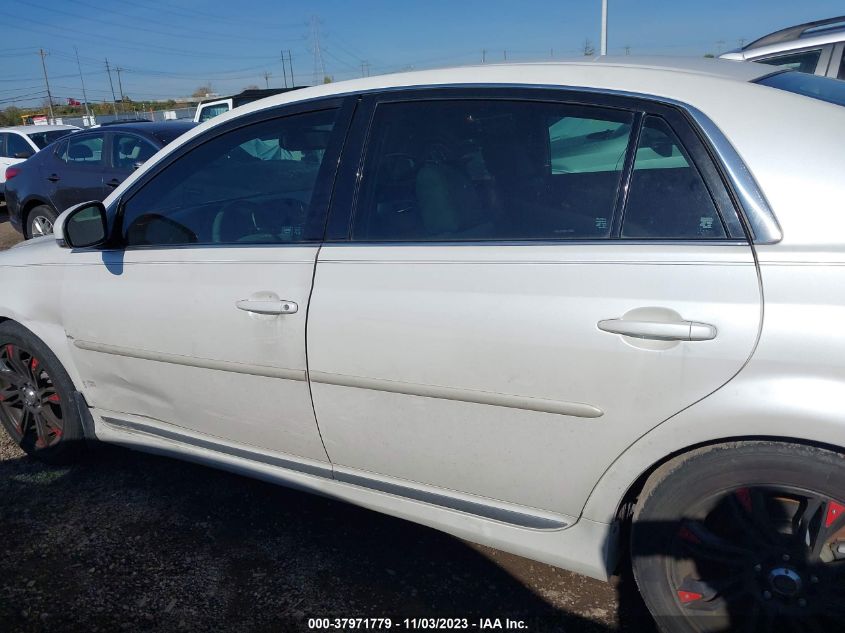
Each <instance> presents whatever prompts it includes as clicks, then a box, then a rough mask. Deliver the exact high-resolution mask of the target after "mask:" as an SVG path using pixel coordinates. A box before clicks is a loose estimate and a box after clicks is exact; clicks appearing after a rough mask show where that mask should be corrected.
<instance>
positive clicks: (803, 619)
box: [631, 441, 845, 633]
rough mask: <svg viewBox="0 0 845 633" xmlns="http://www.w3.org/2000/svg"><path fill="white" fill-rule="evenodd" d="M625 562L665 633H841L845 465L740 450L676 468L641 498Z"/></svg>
mask: <svg viewBox="0 0 845 633" xmlns="http://www.w3.org/2000/svg"><path fill="white" fill-rule="evenodd" d="M631 555H632V565H633V570H634V577H635V578H636V580H637V585H638V587H639V588H640V592H641V593H642V595H643V599H644V600H645V603H646V605H647V606H648V607H649V610H650V611H651V612H652V614H653V615H654V616H655V619H656V620H657V623H658V626H660V628H661V629H662V630H663V631H666V632H667V633H705V632H706V633H710V632H715V631H755V632H756V631H761V632H763V631H771V632H773V633H778V632H787V631H842V630H845V628H843V627H844V626H845V600H843V598H842V596H843V595H845V457H843V455H840V454H839V453H836V452H833V451H830V450H825V449H820V448H815V447H811V446H805V445H798V444H788V443H781V442H767V441H749V442H735V443H730V444H724V445H719V446H714V447H706V448H702V449H697V450H695V451H692V452H691V453H689V454H687V455H684V456H681V457H679V458H676V459H673V460H671V461H670V462H668V463H667V464H665V465H663V466H662V467H660V468H659V469H658V470H657V471H656V472H655V473H654V474H653V475H652V477H651V478H650V479H649V481H648V482H647V483H646V486H645V488H644V489H643V491H642V493H641V495H640V498H639V501H638V503H637V508H636V510H635V513H634V521H633V526H632V533H631Z"/></svg>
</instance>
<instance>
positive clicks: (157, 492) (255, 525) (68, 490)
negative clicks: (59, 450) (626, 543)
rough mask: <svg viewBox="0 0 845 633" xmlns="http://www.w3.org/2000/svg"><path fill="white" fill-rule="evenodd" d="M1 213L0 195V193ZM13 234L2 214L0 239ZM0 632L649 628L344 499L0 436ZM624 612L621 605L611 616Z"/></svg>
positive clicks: (606, 598) (509, 559)
mask: <svg viewBox="0 0 845 633" xmlns="http://www.w3.org/2000/svg"><path fill="white" fill-rule="evenodd" d="M0 212H2V208H0ZM16 236H17V234H16V233H14V232H13V231H11V229H10V227H9V225H8V223H3V222H2V219H0V245H3V246H7V245H9V243H13V242H14V241H15V239H16ZM0 535H2V543H3V545H2V547H0V631H2V632H4V633H6V632H9V633H11V632H14V631H61V632H75V631H80V632H83V631H84V632H85V633H90V632H96V631H108V632H111V631H161V632H168V633H169V632H171V631H266V632H270V631H274V632H276V631H306V630H308V624H307V622H308V618H315V617H367V618H392V619H393V620H394V621H398V620H402V619H404V618H413V617H435V616H439V617H459V618H469V619H470V623H471V624H472V623H480V622H481V619H482V618H500V619H502V621H503V622H504V618H510V619H511V620H523V621H525V622H526V624H527V626H528V630H530V631H535V632H546V631H548V632H550V633H551V632H555V633H558V632H561V631H573V632H575V631H579V632H602V633H604V632H610V631H622V630H627V631H638V632H639V631H650V630H653V625H652V624H651V623H650V621H649V620H648V618H647V617H646V616H644V615H643V611H642V609H643V607H642V605H641V603H639V601H638V599H637V598H636V596H635V593H634V592H633V591H631V590H629V589H628V588H629V587H630V583H623V584H622V587H621V588H620V589H618V590H616V589H614V588H613V587H611V586H610V585H607V584H604V583H601V582H598V581H594V580H591V579H589V578H585V577H583V576H579V575H577V574H572V573H569V572H565V571H562V570H560V569H557V568H555V567H551V566H549V565H542V564H539V563H536V562H533V561H529V560H527V559H523V558H520V557H517V556H513V555H510V554H505V553H502V552H499V551H496V550H493V549H490V548H486V547H481V546H477V545H474V544H470V543H466V542H464V541H461V540H459V539H455V538H453V537H451V536H448V535H445V534H442V533H440V532H437V531H435V530H431V529H428V528H425V527H421V526H418V525H415V524H412V523H409V522H406V521H402V520H398V519H394V518H391V517H387V516H384V515H380V514H377V513H374V512H370V511H367V510H363V509H360V508H356V507H353V506H350V505H347V504H344V503H340V502H336V501H332V500H329V499H324V498H321V497H317V496H314V495H309V494H305V493H301V492H296V491H293V490H288V489H285V488H281V487H278V486H273V485H270V484H265V483H262V482H259V481H255V480H250V479H246V478H243V477H239V476H236V475H232V474H229V473H224V472H220V471H215V470H212V469H208V468H204V467H200V466H195V465H192V464H187V463H182V462H177V461H173V460H168V459H164V458H159V457H154V456H150V455H145V454H141V453H134V452H130V451H127V450H124V449H121V448H117V447H101V448H99V449H98V450H96V451H95V452H94V453H93V454H92V455H91V456H90V457H89V458H87V459H86V460H85V461H84V462H83V463H81V464H78V465H74V466H72V467H61V468H59V467H50V466H44V465H41V464H38V463H36V462H33V461H31V460H29V459H27V458H26V457H25V456H24V455H23V454H22V453H21V452H20V450H18V449H17V447H16V446H14V445H13V444H12V443H11V442H10V441H9V440H8V439H7V438H6V437H5V434H4V435H3V436H2V439H0ZM620 614H621V615H620Z"/></svg>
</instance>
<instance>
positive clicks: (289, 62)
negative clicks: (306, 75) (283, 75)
mask: <svg viewBox="0 0 845 633" xmlns="http://www.w3.org/2000/svg"><path fill="white" fill-rule="evenodd" d="M288 67H289V68H290V87H291V88H295V87H296V82H295V81H294V80H293V55H291V53H290V49H288Z"/></svg>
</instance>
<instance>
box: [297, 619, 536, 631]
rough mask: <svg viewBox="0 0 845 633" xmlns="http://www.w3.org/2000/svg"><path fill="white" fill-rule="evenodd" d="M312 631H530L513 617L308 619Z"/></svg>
mask: <svg viewBox="0 0 845 633" xmlns="http://www.w3.org/2000/svg"><path fill="white" fill-rule="evenodd" d="M308 628H309V629H310V630H317V631H318V630H349V631H354V630H359V631H361V630H389V629H405V630H427V631H447V630H473V629H474V630H477V631H496V630H499V631H505V630H510V631H518V630H527V629H528V625H527V624H526V623H525V621H524V620H517V619H513V620H512V619H510V618H474V619H469V618H404V619H400V620H394V619H392V618H308Z"/></svg>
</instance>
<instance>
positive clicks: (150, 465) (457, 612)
mask: <svg viewBox="0 0 845 633" xmlns="http://www.w3.org/2000/svg"><path fill="white" fill-rule="evenodd" d="M0 534H2V535H3V540H4V548H3V551H2V552H0V628H2V629H3V630H36V629H37V630H42V628H39V627H43V628H49V629H52V630H61V631H77V630H78V631H86V632H87V631H92V630H150V631H174V630H176V631H178V630H226V631H241V630H242V631H305V630H309V626H308V625H309V619H310V618H343V617H347V618H348V617H359V618H360V617H366V618H391V619H392V620H393V621H394V622H397V621H400V620H404V619H405V618H432V617H451V618H466V619H467V623H468V626H469V628H471V629H476V630H484V626H483V625H484V624H485V623H488V624H490V626H491V629H490V630H495V629H493V628H492V627H493V626H495V621H496V619H498V620H499V623H500V625H501V628H502V629H504V628H505V626H506V621H507V620H510V621H512V622H519V621H522V622H524V623H525V626H526V628H527V630H530V631H534V632H545V631H548V632H555V633H558V632H568V631H572V632H596V633H609V632H611V631H638V632H639V631H649V630H654V629H653V624H652V623H651V620H650V618H649V616H648V615H647V613H646V612H645V610H644V608H643V607H642V606H641V603H640V604H639V607H637V597H636V596H637V594H636V589H635V588H633V587H632V586H627V587H626V586H624V583H623V586H620V599H619V605H620V606H619V608H620V609H621V611H620V613H618V614H616V613H615V609H616V605H615V604H614V602H615V600H614V592H613V589H612V588H611V587H609V586H608V585H606V584H604V583H600V582H598V581H592V580H590V579H586V578H583V577H580V576H577V575H574V574H573V575H571V577H567V578H564V577H562V576H561V575H562V574H567V573H566V572H561V571H560V570H556V569H555V568H553V567H550V566H543V565H540V564H538V563H533V562H532V561H527V560H525V559H519V558H518V557H513V556H510V555H507V554H504V553H502V552H495V551H494V550H489V549H488V548H482V547H479V546H476V545H471V544H468V543H465V542H463V541H461V540H459V539H456V538H454V537H451V536H449V535H446V534H443V533H441V532H438V531H436V530H432V529H429V528H426V527H423V526H419V525H416V524H414V523H411V522H408V521H403V520H400V519H395V518H392V517H388V516H385V515H381V514H378V513H375V512H371V511H368V510H365V509H362V508H358V507H355V506H352V505H348V504H345V503H342V502H338V501H335V500H331V499H327V498H322V497H319V496H315V495H312V494H308V493H302V492H298V491H295V490H290V489H287V488H283V487H280V486H276V485H272V484H267V483H263V482H260V481H256V480H252V479H248V478H245V477H240V476H237V475H233V474H229V473H225V472H222V471H216V470H213V469H209V468H204V467H202V466H197V465H193V464H189V463H184V462H178V461H175V460H170V459H167V458H161V457H156V456H152V455H146V454H142V453H136V452H131V451H128V450H124V449H121V448H118V447H102V448H100V449H99V450H98V451H97V452H96V455H95V457H93V458H89V459H87V460H86V462H85V463H83V464H79V465H75V466H72V467H51V466H45V465H41V464H39V463H36V462H33V461H31V460H29V459H27V458H23V457H18V458H12V459H5V460H2V461H0ZM503 558H506V559H507V560H506V563H507V564H503ZM513 565H517V566H520V565H521V566H523V567H524V568H526V570H535V571H536V570H537V569H540V568H542V573H544V574H547V575H549V577H550V578H551V580H550V581H549V582H550V583H552V584H554V585H555V589H554V591H558V590H560V589H564V590H565V589H566V587H567V584H570V585H571V584H580V585H584V584H585V583H586V584H587V585H588V589H587V590H586V591H584V590H583V587H582V588H581V589H580V591H581V594H582V595H580V596H575V598H574V599H573V598H572V597H571V596H570V597H564V598H562V599H560V598H559V599H557V600H550V599H547V597H545V596H543V595H541V591H538V590H535V589H532V586H529V583H526V582H523V581H522V580H521V579H520V578H518V577H517V576H516V575H514V574H512V573H510V572H509V571H507V568H508V567H509V566H513ZM525 573H526V574H527V575H528V576H529V577H530V576H531V575H532V572H531V571H526V572H525ZM567 576H568V574H567ZM573 579H574V582H573ZM590 583H592V584H590ZM541 589H542V588H541ZM573 601H574V602H575V603H576V604H575V605H574V606H573V608H572V610H571V611H570V610H568V609H567V608H566V607H565V606H563V605H565V604H568V602H573ZM593 605H595V609H597V610H595V612H596V613H600V614H602V615H600V616H599V617H592V612H593V611H594V607H593ZM638 609H639V610H638ZM576 610H577V611H580V614H579V613H576V612H575V611H576ZM584 613H587V614H588V615H587V616H585V615H584ZM617 620H618V623H617V622H616V621H617ZM312 624H313V622H312ZM46 625H49V626H46ZM92 627H96V628H92ZM403 628H405V627H403Z"/></svg>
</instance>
